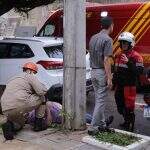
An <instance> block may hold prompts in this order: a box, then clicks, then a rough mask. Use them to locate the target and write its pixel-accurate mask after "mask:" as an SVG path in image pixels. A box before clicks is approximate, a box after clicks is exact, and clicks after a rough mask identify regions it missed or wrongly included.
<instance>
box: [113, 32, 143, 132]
mask: <svg viewBox="0 0 150 150" xmlns="http://www.w3.org/2000/svg"><path fill="white" fill-rule="evenodd" d="M118 41H119V43H120V48H121V52H120V53H119V54H117V55H116V57H115V70H114V75H113V83H114V85H115V101H116V105H117V110H118V112H119V114H121V115H122V116H123V118H124V122H123V123H122V124H120V126H121V127H122V128H124V129H125V130H127V131H133V130H134V122H135V114H134V107H135V98H136V80H137V77H139V75H140V74H141V73H142V72H143V59H142V57H141V56H140V55H139V53H137V52H136V51H135V50H134V46H135V39H134V35H133V34H131V33H129V32H123V33H121V34H120V35H119V37H118Z"/></svg>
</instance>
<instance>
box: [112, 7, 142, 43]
mask: <svg viewBox="0 0 150 150" xmlns="http://www.w3.org/2000/svg"><path fill="white" fill-rule="evenodd" d="M143 6H144V4H143V5H141V6H140V7H139V8H138V9H137V10H136V11H135V12H134V14H133V15H132V17H131V19H129V20H128V22H127V23H126V24H125V25H124V27H123V28H122V29H121V31H120V32H119V33H118V35H117V36H116V37H115V39H114V41H116V40H117V38H118V36H119V35H120V33H121V32H122V31H124V29H125V28H126V27H127V26H129V25H131V23H132V22H133V18H135V16H137V14H138V13H139V11H140V10H141V9H142V7H143Z"/></svg>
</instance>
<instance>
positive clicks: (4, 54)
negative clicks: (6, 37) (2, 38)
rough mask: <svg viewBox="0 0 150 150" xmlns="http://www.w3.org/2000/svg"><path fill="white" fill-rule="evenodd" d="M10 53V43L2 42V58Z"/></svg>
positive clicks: (0, 50)
mask: <svg viewBox="0 0 150 150" xmlns="http://www.w3.org/2000/svg"><path fill="white" fill-rule="evenodd" d="M7 55H8V45H7V44H5V43H0V58H7Z"/></svg>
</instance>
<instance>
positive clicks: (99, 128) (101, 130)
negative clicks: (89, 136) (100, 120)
mask: <svg viewBox="0 0 150 150" xmlns="http://www.w3.org/2000/svg"><path fill="white" fill-rule="evenodd" d="M98 130H99V132H109V133H114V132H115V130H114V129H112V128H109V127H107V126H106V127H102V126H99V127H98Z"/></svg>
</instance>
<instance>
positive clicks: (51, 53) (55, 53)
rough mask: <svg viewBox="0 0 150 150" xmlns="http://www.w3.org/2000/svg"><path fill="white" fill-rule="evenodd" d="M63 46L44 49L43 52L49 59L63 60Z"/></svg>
mask: <svg viewBox="0 0 150 150" xmlns="http://www.w3.org/2000/svg"><path fill="white" fill-rule="evenodd" d="M62 49H63V45H57V46H48V47H44V50H45V52H46V54H47V55H48V57H50V58H63V50H62Z"/></svg>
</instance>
